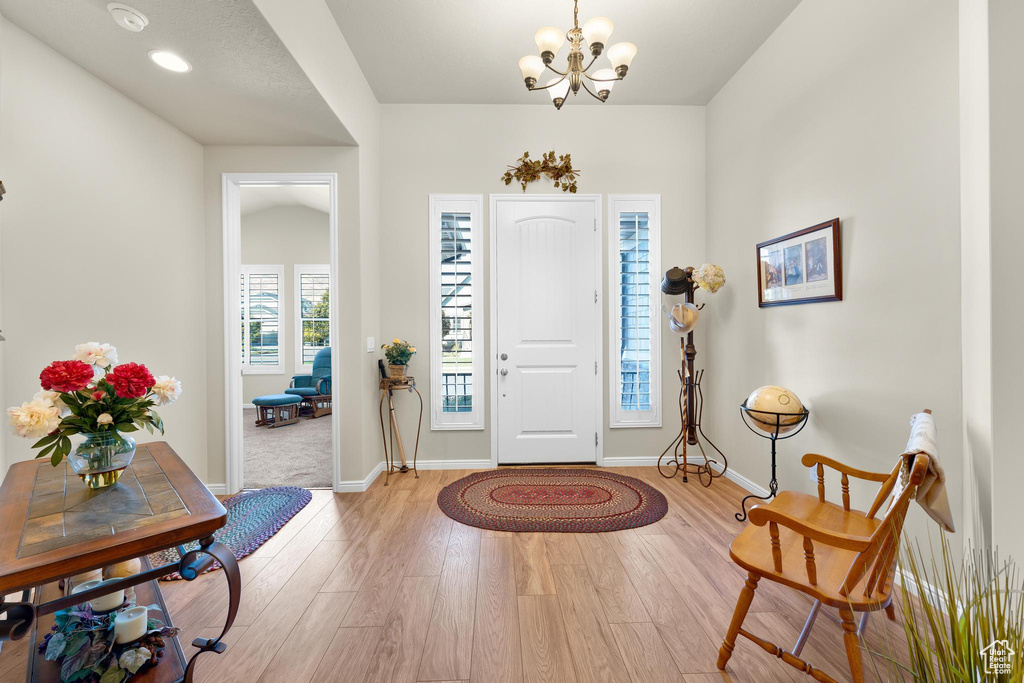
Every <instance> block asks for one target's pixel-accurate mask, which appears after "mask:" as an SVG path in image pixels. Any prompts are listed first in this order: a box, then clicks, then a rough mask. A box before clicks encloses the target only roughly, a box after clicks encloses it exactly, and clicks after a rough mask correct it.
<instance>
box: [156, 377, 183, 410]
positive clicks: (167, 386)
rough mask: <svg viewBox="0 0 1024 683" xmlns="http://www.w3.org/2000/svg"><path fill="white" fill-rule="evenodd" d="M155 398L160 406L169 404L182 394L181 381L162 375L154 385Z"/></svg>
mask: <svg viewBox="0 0 1024 683" xmlns="http://www.w3.org/2000/svg"><path fill="white" fill-rule="evenodd" d="M153 394H154V396H153V400H154V402H155V403H156V404H157V405H158V406H169V405H171V404H172V403H174V402H175V401H177V400H178V397H179V396H181V382H180V381H179V380H177V379H175V378H174V377H168V376H167V375H160V376H159V377H157V378H156V384H154V385H153Z"/></svg>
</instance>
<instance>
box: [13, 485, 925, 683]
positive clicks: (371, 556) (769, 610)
mask: <svg viewBox="0 0 1024 683" xmlns="http://www.w3.org/2000/svg"><path fill="white" fill-rule="evenodd" d="M614 471H615V472H617V473H622V474H629V475H632V476H636V477H639V478H641V479H643V480H645V481H647V482H648V483H650V484H652V485H653V486H655V487H656V488H658V489H659V490H661V491H662V492H664V493H665V495H666V496H667V498H668V501H669V512H668V515H667V516H666V517H665V518H664V519H662V520H661V521H659V522H657V523H656V524H652V525H650V526H647V527H643V528H641V529H632V530H627V531H618V532H613V533H606V534H512V533H507V532H494V531H484V530H481V529H476V528H473V527H467V526H464V525H461V524H458V523H455V522H453V521H452V520H451V519H449V518H448V517H446V516H445V515H444V514H443V513H442V512H441V511H440V509H439V508H438V507H437V504H436V502H435V500H436V497H437V493H438V491H439V490H440V488H441V487H442V486H444V485H445V484H447V483H448V482H450V481H453V480H455V479H457V478H458V477H461V476H464V475H466V474H469V471H467V470H463V471H427V472H422V473H421V474H420V478H419V479H418V480H417V479H414V478H413V476H412V474H411V473H410V474H408V475H400V476H397V477H394V478H392V485H391V486H388V487H384V486H383V476H382V477H381V478H379V479H378V480H377V481H376V482H375V483H374V484H373V486H372V487H371V488H370V489H369V490H368V491H367V492H365V493H343V494H332V493H331V492H329V491H314V493H313V500H312V502H311V503H310V504H309V505H307V506H306V507H305V508H304V509H303V510H302V511H301V512H300V513H299V514H298V515H297V516H296V517H295V518H294V519H293V520H292V521H290V522H289V523H288V524H287V525H286V526H285V527H284V528H283V529H282V530H281V531H280V532H279V533H278V534H277V535H276V536H274V537H273V538H272V539H270V540H269V541H268V542H267V543H266V544H264V545H263V546H262V547H261V548H260V549H259V550H258V551H256V552H255V553H254V554H253V555H250V556H249V557H248V558H246V559H244V560H242V562H241V571H242V581H243V599H242V607H241V610H240V612H239V614H238V618H237V619H236V620H235V626H234V628H233V629H232V630H231V632H230V633H229V634H228V637H227V642H228V649H227V651H226V652H225V653H224V654H223V655H220V656H218V655H214V654H206V655H203V656H202V657H201V658H200V662H202V663H201V665H200V666H199V669H200V675H199V679H200V680H201V681H211V682H216V683H278V682H284V681H288V682H302V681H339V682H342V681H343V682H352V683H362V682H363V681H408V682H410V683H416V682H418V681H479V682H480V683H496V682H500V681H514V682H515V681H523V682H528V683H532V682H533V681H555V682H558V683H571V682H574V681H577V682H579V683H584V682H587V681H623V682H627V681H633V682H635V683H639V682H641V681H643V682H647V681H685V682H687V683H709V682H711V681H743V682H752V683H760V682H763V681H808V680H810V679H809V678H808V677H807V676H806V675H805V674H802V673H800V672H798V671H796V670H795V669H792V668H791V667H789V666H787V665H785V664H783V663H782V662H780V661H778V660H776V659H775V658H774V657H772V656H770V655H768V654H766V653H765V652H763V651H762V650H760V649H758V648H757V647H756V646H755V645H753V644H752V643H750V642H749V641H747V640H745V639H743V638H740V639H739V641H738V642H737V646H736V651H735V653H734V655H733V658H732V660H731V661H730V663H729V672H728V673H727V674H721V673H719V672H718V671H717V669H716V668H715V660H716V657H717V653H718V647H719V645H720V644H721V641H722V637H723V636H724V634H725V630H726V627H727V625H728V622H729V618H730V617H731V615H732V611H733V607H734V605H735V601H736V598H737V596H738V594H739V591H740V587H741V586H742V584H743V576H744V575H743V573H742V572H741V571H740V570H739V569H738V568H737V567H736V566H735V565H733V564H732V563H731V562H730V561H729V559H728V557H729V556H728V547H729V543H730V542H731V540H732V538H733V537H734V536H735V535H736V533H738V532H739V530H740V529H741V528H742V524H740V523H739V522H737V521H735V519H734V518H733V514H734V513H735V512H736V510H737V509H738V508H737V505H738V503H739V500H740V498H741V497H742V496H743V495H744V494H745V492H744V491H742V490H741V489H740V488H739V487H738V486H736V485H735V484H733V483H732V482H730V481H728V480H725V479H718V480H716V481H715V483H714V485H713V486H712V487H711V488H710V489H705V488H703V487H701V486H700V485H699V484H697V483H696V482H695V481H694V480H692V479H691V481H690V483H689V484H683V483H682V480H681V478H679V477H677V478H676V479H672V480H666V479H663V478H661V477H660V476H659V475H658V472H657V470H656V469H655V468H653V467H644V468H640V467H637V468H621V469H618V468H617V469H615V470H614ZM855 503H856V501H855ZM161 585H162V586H163V588H164V593H165V596H166V600H167V604H168V609H169V610H170V611H171V615H172V618H173V620H174V623H175V625H176V626H179V627H180V628H181V629H182V636H181V642H182V643H191V641H192V640H193V639H194V638H195V637H196V636H206V637H213V636H215V635H216V634H218V633H219V632H220V628H221V626H222V624H223V620H224V615H225V613H226V602H227V600H226V593H227V592H226V584H225V583H224V579H223V577H221V576H220V575H219V573H218V572H214V573H212V574H209V575H206V576H204V577H202V578H200V579H198V580H196V581H194V582H191V583H188V582H184V581H176V582H173V583H169V584H168V583H164V584H161ZM809 606H810V601H809V600H808V599H806V598H804V597H803V596H802V595H800V594H798V593H796V592H794V591H789V590H785V589H783V588H781V587H779V586H777V585H774V584H771V583H770V582H768V581H761V583H760V586H759V588H758V591H757V595H756V597H755V598H754V603H753V606H752V608H751V612H750V614H749V616H748V617H747V621H746V624H745V627H746V628H747V629H748V630H750V631H752V632H753V633H755V634H757V635H761V636H763V637H766V638H768V639H770V640H772V641H773V642H775V643H777V644H778V645H780V646H782V647H784V648H786V649H787V650H788V649H790V648H791V647H792V645H793V643H794V642H795V640H796V638H797V635H798V633H799V631H800V627H801V626H802V624H803V621H804V618H805V617H806V613H807V610H808V609H809ZM827 611H828V608H823V610H822V614H821V616H820V617H819V619H818V624H817V626H816V627H815V630H814V633H813V635H812V637H811V639H810V642H809V643H808V645H807V647H806V648H805V649H804V653H803V655H804V658H805V659H807V660H808V661H810V662H811V663H813V664H814V665H815V666H818V667H820V668H823V669H824V670H825V671H826V672H828V673H830V674H831V675H833V676H835V677H836V678H837V679H838V680H848V675H847V674H846V659H845V652H844V650H843V644H842V637H841V633H842V632H841V629H840V627H839V624H838V619H837V617H835V616H834V615H833V614H831V613H829V614H826V612H827ZM26 640H27V639H26ZM903 643H904V639H903V635H902V629H901V628H900V627H899V626H898V625H897V624H892V623H890V622H888V621H887V620H886V619H885V618H884V616H882V615H880V614H879V615H873V616H872V619H871V622H870V624H869V627H868V632H867V635H866V637H865V644H866V646H867V647H869V648H871V649H873V650H875V651H877V652H882V653H899V655H900V656H901V658H902V659H905V654H904V645H903ZM26 651H27V645H26V643H25V641H19V642H16V643H8V644H6V646H5V647H4V648H3V651H2V653H0V681H4V682H6V681H22V680H24V675H25V674H24V671H25V668H24V657H25V653H26ZM191 651H193V649H192V648H191V646H188V647H186V652H189V653H190V652H191ZM866 661H867V660H866ZM866 666H867V669H868V670H869V674H868V675H869V680H872V673H871V672H870V670H871V665H870V664H866ZM878 680H886V678H885V676H884V675H882V676H881V677H879V679H878Z"/></svg>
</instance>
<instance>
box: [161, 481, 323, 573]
mask: <svg viewBox="0 0 1024 683" xmlns="http://www.w3.org/2000/svg"><path fill="white" fill-rule="evenodd" d="M312 499H313V494H312V493H310V492H309V491H307V490H306V489H300V488H297V487H295V486H273V487H271V488H266V489H257V490H255V491H244V492H242V493H239V494H238V495H236V496H232V497H231V498H228V499H227V500H226V501H224V507H225V508H226V509H227V511H228V522H227V524H225V525H224V526H223V527H222V528H221V529H218V530H217V532H216V533H214V535H213V536H214V538H215V539H217V540H218V541H220V542H221V543H223V544H224V545H226V546H227V547H228V548H229V549H230V550H231V552H233V553H234V554H235V558H236V559H239V560H240V559H242V558H243V557H245V556H246V555H249V554H250V553H252V552H253V551H254V550H256V549H257V548H259V547H260V546H261V545H263V544H264V543H266V542H267V540H268V539H269V538H270V537H271V536H273V535H274V534H276V533H277V532H278V531H279V530H280V529H281V527H283V526H284V525H285V523H287V522H288V520H289V519H291V518H292V517H294V516H295V515H296V514H297V513H298V512H299V510H301V509H302V508H304V507H306V504H307V503H309V501H310V500H312ZM198 547H199V543H198V541H194V542H192V543H189V544H188V545H186V546H185V550H192V549H193V548H198ZM179 559H180V558H179V555H178V549H177V548H168V549H167V550H161V551H160V552H158V553H153V554H152V555H150V556H149V561H150V563H151V564H152V565H153V566H154V567H158V566H160V565H163V564H167V563H169V562H177V561H178V560H179ZM219 568H220V564H218V563H216V562H214V563H213V565H212V566H211V567H210V569H208V570H207V571H212V570H214V569H219ZM180 578H181V576H180V575H179V574H178V573H177V572H175V573H173V574H168V575H167V576H165V577H164V579H163V580H164V581H175V580H177V579H180Z"/></svg>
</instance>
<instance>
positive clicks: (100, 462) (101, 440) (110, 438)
mask: <svg viewBox="0 0 1024 683" xmlns="http://www.w3.org/2000/svg"><path fill="white" fill-rule="evenodd" d="M134 456H135V439H133V438H132V437H130V436H124V435H123V434H119V433H118V432H114V431H109V432H92V433H88V434H85V440H84V441H82V443H80V444H79V445H78V447H77V448H75V450H73V451H71V453H69V454H68V462H69V463H70V464H71V469H73V470H74V471H75V474H77V475H78V476H79V477H81V478H82V481H84V482H85V485H86V486H88V487H89V488H91V489H102V488H106V487H107V486H113V485H114V484H116V483H117V480H118V479H120V478H121V473H122V472H124V470H125V468H126V467H128V464H129V463H131V461H132V458H133V457H134Z"/></svg>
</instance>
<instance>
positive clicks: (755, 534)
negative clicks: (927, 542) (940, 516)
mask: <svg viewBox="0 0 1024 683" xmlns="http://www.w3.org/2000/svg"><path fill="white" fill-rule="evenodd" d="M928 460H929V459H928V456H927V455H924V454H917V455H907V456H900V460H899V462H898V463H897V464H896V467H894V468H893V470H892V472H890V473H888V474H885V473H877V472H865V471H862V470H858V469H854V468H852V467H848V466H846V465H843V464H842V463H839V462H836V461H835V460H832V459H831V458H827V457H825V456H823V455H815V454H813V453H808V454H807V455H805V456H804V457H803V459H802V461H801V462H803V464H804V465H805V466H806V467H811V466H814V467H816V468H817V475H818V495H817V497H815V496H811V495H807V494H804V493H796V492H793V491H783V492H782V493H780V494H779V495H778V496H777V497H776V498H775V499H774V500H772V502H771V503H769V504H768V505H756V506H754V507H753V508H752V509H751V510H750V522H751V523H750V524H749V525H748V526H747V528H746V529H744V530H743V531H742V532H741V533H740V535H739V536H737V537H736V540H734V541H733V543H732V546H731V547H730V549H729V555H730V557H732V559H733V561H734V562H735V563H736V564H738V565H739V566H741V567H743V568H744V569H745V570H746V571H747V581H746V583H745V585H744V587H743V589H742V590H741V591H740V597H739V600H738V601H737V603H736V611H735V612H734V613H733V615H732V622H731V623H730V624H729V631H728V633H726V636H725V641H724V642H723V643H722V647H721V648H720V649H719V651H718V668H719V669H721V670H723V671H724V670H725V665H726V664H727V663H728V661H729V657H730V656H731V655H732V651H733V648H735V647H736V636H737V635H742V636H744V637H746V638H747V639H749V640H751V641H752V642H754V643H755V644H756V645H759V646H760V647H761V648H762V649H764V650H765V651H766V652H768V653H769V654H772V655H775V656H776V657H778V658H779V659H781V660H782V661H784V662H786V663H787V664H789V665H790V666H793V667H795V668H797V669H799V670H801V671H803V672H804V673H806V674H807V675H809V676H811V677H812V678H813V679H815V680H817V681H829V682H831V683H835V679H833V678H832V677H830V676H828V675H827V674H825V673H824V672H823V671H821V670H820V669H815V668H814V667H812V666H811V665H810V664H808V663H807V662H805V661H804V660H802V659H800V658H799V657H798V655H799V654H800V650H801V649H802V647H803V643H804V642H805V641H806V639H807V635H808V634H809V633H810V629H811V626H812V625H813V623H814V619H815V617H816V616H817V613H818V609H819V608H820V607H821V604H822V603H824V604H826V605H830V606H832V607H836V608H838V609H839V616H840V618H841V621H842V627H843V632H844V633H843V641H844V644H845V646H846V656H847V659H849V662H850V673H851V674H852V676H853V681H854V683H863V681H864V669H863V665H862V662H861V653H860V647H859V639H858V633H859V629H858V626H857V624H855V623H854V613H855V612H860V613H863V616H862V620H861V627H863V625H864V619H866V617H867V615H868V614H869V613H870V612H872V611H876V610H881V609H884V610H885V611H886V614H887V615H888V616H889V618H890V619H895V618H896V615H895V610H894V609H893V606H892V593H891V591H892V578H893V573H894V571H895V566H896V557H897V555H898V553H899V544H900V534H901V532H902V530H903V521H904V519H905V517H906V514H907V507H908V506H909V505H910V501H911V499H913V497H914V493H915V491H916V489H917V487H918V485H920V483H921V482H922V481H923V480H924V476H925V473H926V472H927V471H928ZM826 466H828V467H830V468H832V469H834V470H837V471H838V472H840V473H841V474H842V498H843V504H842V506H839V505H836V504H834V503H830V502H828V501H826V500H825V467H826ZM850 477H856V478H857V479H864V480H867V481H874V482H880V483H881V488H880V489H879V491H878V494H877V495H876V496H875V500H874V502H872V504H871V507H870V508H869V509H868V511H867V512H866V513H863V512H860V511H858V510H851V509H850ZM890 494H892V497H893V498H892V502H891V503H890V504H889V507H888V508H887V510H886V512H885V515H884V517H882V518H881V519H876V517H875V515H876V514H877V513H878V512H879V511H880V510H881V509H882V505H883V504H884V503H885V501H886V499H887V498H888V497H889V495H890ZM765 525H767V526H768V529H767V533H765V529H764V527H765ZM762 578H764V579H768V580H769V581H775V582H776V583H781V584H783V585H785V586H789V587H790V588H793V589H795V590H798V591H802V592H803V593H806V594H807V595H809V596H810V597H812V598H814V600H815V603H814V606H813V607H812V608H811V614H810V616H808V619H807V624H806V625H805V626H804V630H803V633H801V634H800V639H799V640H798V641H797V646H796V647H795V648H794V652H792V653H791V652H786V651H785V650H783V649H782V648H781V647H778V646H777V645H775V644H774V643H771V642H769V641H767V640H765V639H763V638H760V637H758V636H755V635H753V634H751V633H749V632H748V631H745V630H743V628H742V626H743V619H744V618H745V617H746V615H747V610H748V609H749V608H750V602H751V600H753V598H754V591H755V590H756V589H757V583H758V581H760V580H761V579H762Z"/></svg>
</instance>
